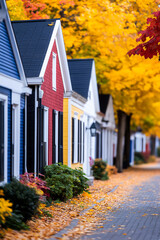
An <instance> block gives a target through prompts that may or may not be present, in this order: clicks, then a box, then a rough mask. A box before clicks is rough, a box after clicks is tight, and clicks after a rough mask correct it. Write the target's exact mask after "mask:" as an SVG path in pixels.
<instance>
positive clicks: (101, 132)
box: [100, 131, 103, 158]
mask: <svg viewBox="0 0 160 240" xmlns="http://www.w3.org/2000/svg"><path fill="white" fill-rule="evenodd" d="M102 139H103V138H102V131H101V145H100V146H101V148H100V149H101V153H100V158H102Z"/></svg>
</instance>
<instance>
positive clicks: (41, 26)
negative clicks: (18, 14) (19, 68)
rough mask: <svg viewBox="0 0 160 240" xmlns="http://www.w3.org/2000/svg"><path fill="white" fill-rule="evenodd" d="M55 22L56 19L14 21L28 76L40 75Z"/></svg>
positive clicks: (16, 36)
mask: <svg viewBox="0 0 160 240" xmlns="http://www.w3.org/2000/svg"><path fill="white" fill-rule="evenodd" d="M55 22H56V19H47V20H46V19H43V20H29V21H28V20H27V21H14V22H12V27H13V31H14V34H15V38H16V41H17V45H18V48H19V52H20V56H21V59H22V63H23V67H24V71H25V74H26V77H39V74H40V70H41V67H42V64H43V61H44V58H45V55H46V52H47V49H48V45H49V42H50V39H51V36H52V32H53V29H54V25H55ZM51 23H53V24H51ZM48 24H51V26H49V25H48Z"/></svg>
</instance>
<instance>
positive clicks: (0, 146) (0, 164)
mask: <svg viewBox="0 0 160 240" xmlns="http://www.w3.org/2000/svg"><path fill="white" fill-rule="evenodd" d="M3 180H4V102H3V101H0V182H2V181H3Z"/></svg>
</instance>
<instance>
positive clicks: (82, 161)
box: [81, 122, 85, 163]
mask: <svg viewBox="0 0 160 240" xmlns="http://www.w3.org/2000/svg"><path fill="white" fill-rule="evenodd" d="M82 131H83V138H82V149H83V150H82V160H81V163H84V138H85V124H84V122H83V123H82Z"/></svg>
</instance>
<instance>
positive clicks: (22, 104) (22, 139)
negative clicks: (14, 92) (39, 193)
mask: <svg viewBox="0 0 160 240" xmlns="http://www.w3.org/2000/svg"><path fill="white" fill-rule="evenodd" d="M24 109H25V95H24V94H22V95H21V102H20V174H23V173H24V144H25V137H24V130H25V111H24Z"/></svg>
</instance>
